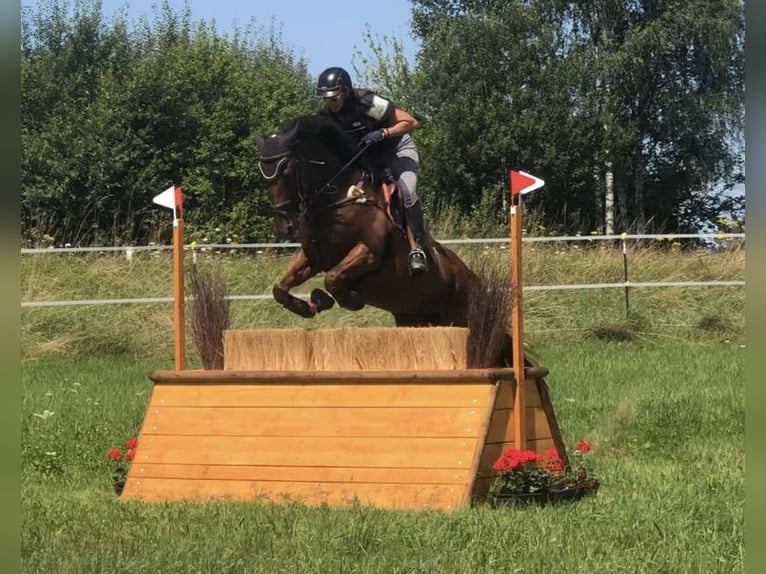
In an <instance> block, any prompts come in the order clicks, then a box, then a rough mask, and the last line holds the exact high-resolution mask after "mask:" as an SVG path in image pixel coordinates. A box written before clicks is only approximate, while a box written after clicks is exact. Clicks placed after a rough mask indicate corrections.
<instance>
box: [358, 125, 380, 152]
mask: <svg viewBox="0 0 766 574" xmlns="http://www.w3.org/2000/svg"><path fill="white" fill-rule="evenodd" d="M381 141H383V130H382V129H379V130H374V131H371V132H368V133H366V134H365V136H364V137H363V138H362V140H361V141H360V142H359V147H360V148H363V147H367V146H371V145H373V144H376V143H378V142H381Z"/></svg>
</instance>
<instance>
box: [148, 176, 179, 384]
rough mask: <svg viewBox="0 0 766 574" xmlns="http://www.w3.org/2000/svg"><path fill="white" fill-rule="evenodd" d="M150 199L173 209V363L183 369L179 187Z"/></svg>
mask: <svg viewBox="0 0 766 574" xmlns="http://www.w3.org/2000/svg"><path fill="white" fill-rule="evenodd" d="M152 201H153V202H154V203H156V204H158V205H162V206H163V207H168V208H170V209H172V210H173V317H174V318H173V335H174V341H175V342H174V364H175V370H176V371H183V370H184V369H185V368H186V330H185V324H186V321H185V315H184V311H185V309H184V218H183V195H182V193H181V188H180V187H179V186H172V187H169V188H168V189H166V190H165V191H163V192H162V193H161V194H159V195H158V196H156V197H155V198H154V199H153V200H152Z"/></svg>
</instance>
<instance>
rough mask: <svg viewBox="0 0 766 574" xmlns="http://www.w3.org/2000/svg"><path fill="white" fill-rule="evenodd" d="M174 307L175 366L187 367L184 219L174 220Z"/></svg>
mask: <svg viewBox="0 0 766 574" xmlns="http://www.w3.org/2000/svg"><path fill="white" fill-rule="evenodd" d="M173 307H174V309H173V310H174V321H173V326H174V329H173V330H174V335H175V353H174V355H175V368H176V370H177V371H183V370H184V369H185V368H186V336H185V333H186V330H185V324H186V322H185V317H184V220H183V217H177V218H175V219H174V220H173Z"/></svg>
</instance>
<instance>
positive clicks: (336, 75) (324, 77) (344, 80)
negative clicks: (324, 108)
mask: <svg viewBox="0 0 766 574" xmlns="http://www.w3.org/2000/svg"><path fill="white" fill-rule="evenodd" d="M346 88H351V76H349V74H348V72H347V71H346V70H344V69H343V68H338V67H336V66H334V67H332V68H327V69H326V70H325V71H324V72H322V73H321V74H319V78H317V87H316V91H317V96H319V97H320V98H334V97H335V96H337V95H338V94H340V93H341V92H342V91H344V90H345V89H346Z"/></svg>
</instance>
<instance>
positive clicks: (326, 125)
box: [282, 114, 357, 163]
mask: <svg viewBox="0 0 766 574" xmlns="http://www.w3.org/2000/svg"><path fill="white" fill-rule="evenodd" d="M296 126H297V134H296V139H295V141H296V142H297V141H306V140H307V139H309V138H315V139H317V140H319V141H320V142H321V143H322V144H324V145H325V146H326V147H328V148H329V149H330V151H331V152H333V153H334V154H335V155H336V156H337V157H338V159H339V160H340V161H341V162H342V163H346V162H348V161H350V160H351V158H353V157H354V155H356V153H357V147H356V145H355V144H354V140H353V139H352V138H351V136H349V135H348V134H347V133H346V132H345V131H343V129H342V128H341V127H340V126H339V125H338V124H337V123H336V122H335V121H334V120H333V119H332V118H329V117H327V116H325V115H322V114H309V115H304V116H298V117H296V118H293V119H292V120H290V121H288V122H287V123H286V124H285V125H284V126H283V127H282V128H283V133H285V132H287V131H289V130H291V129H293V128H295V127H296ZM289 145H290V144H288V146H289Z"/></svg>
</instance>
